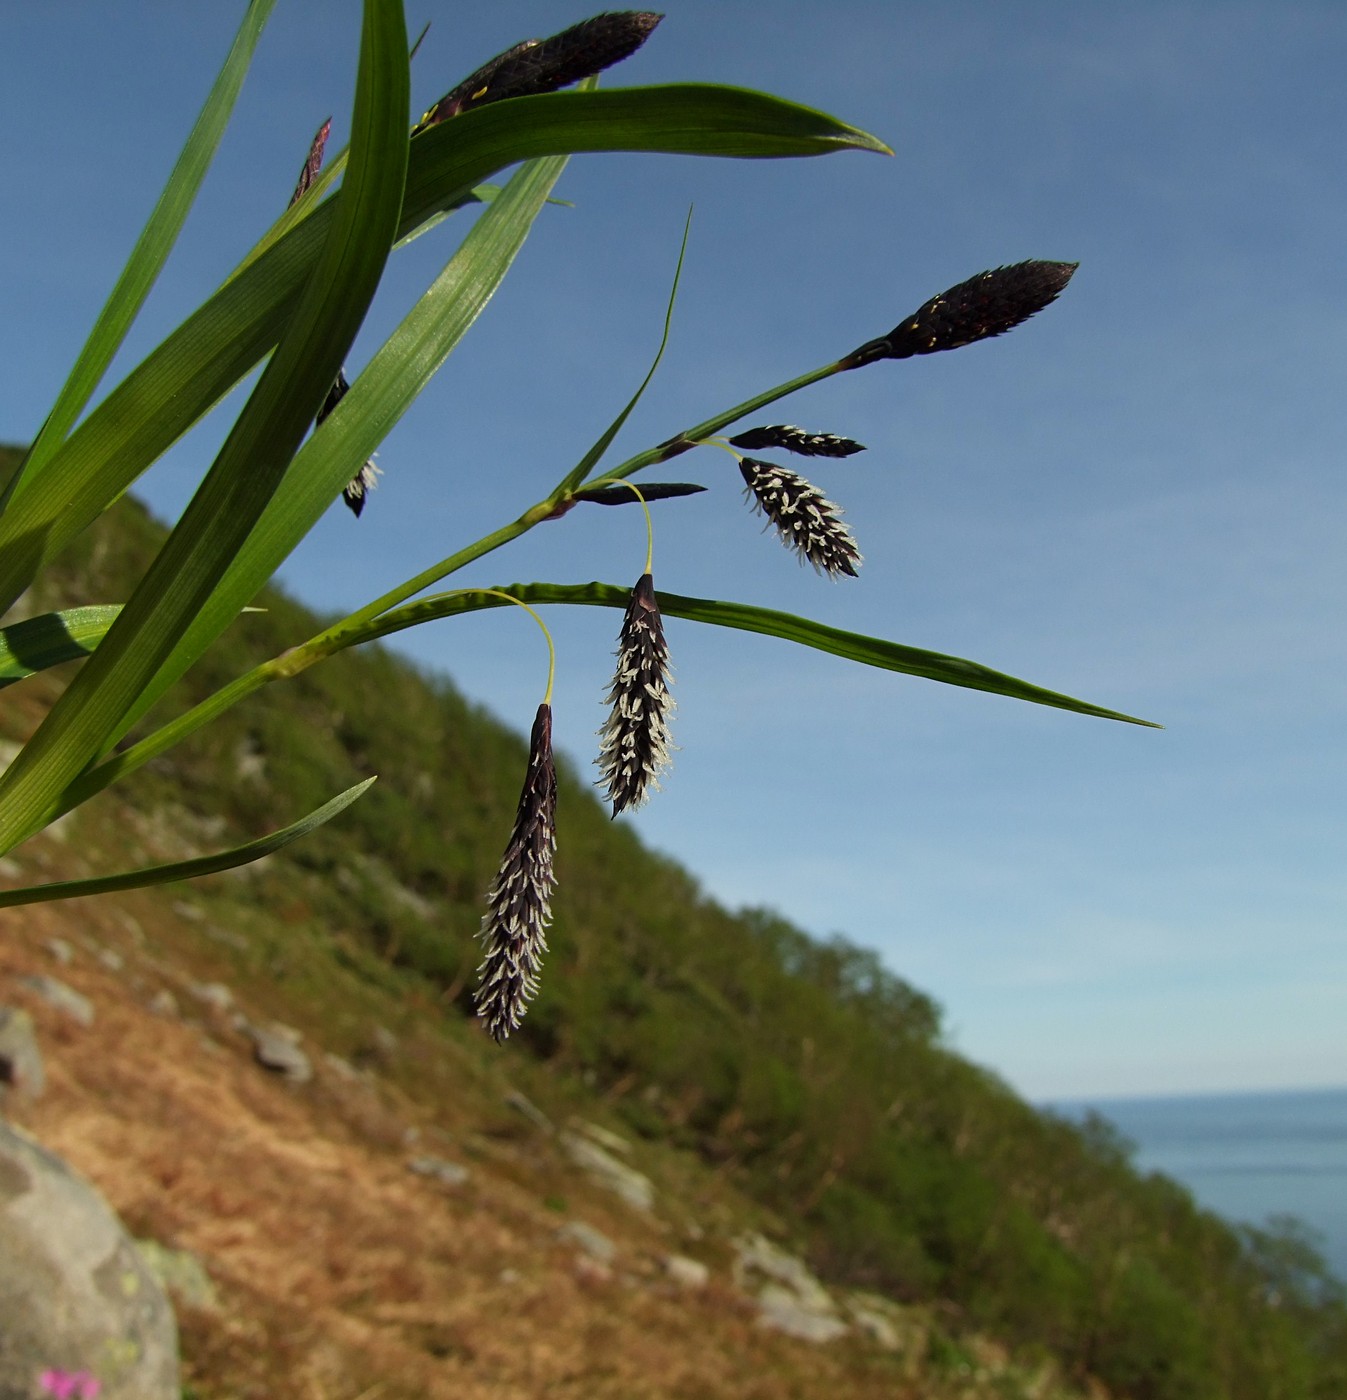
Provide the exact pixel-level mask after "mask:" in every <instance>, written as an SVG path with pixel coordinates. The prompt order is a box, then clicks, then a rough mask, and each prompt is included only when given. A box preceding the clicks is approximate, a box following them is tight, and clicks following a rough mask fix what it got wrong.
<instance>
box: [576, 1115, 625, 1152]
mask: <svg viewBox="0 0 1347 1400" xmlns="http://www.w3.org/2000/svg"><path fill="white" fill-rule="evenodd" d="M580 1131H581V1132H582V1133H584V1135H585V1136H586V1137H587V1138H589V1139H590V1140H591V1141H592V1142H597V1143H598V1144H599V1146H600V1147H602V1148H606V1149H607V1150H608V1151H609V1152H621V1153H622V1154H623V1155H626V1154H627V1153H629V1152H630V1151H631V1143H629V1142H628V1141H627V1139H626V1138H624V1137H621V1136H619V1135H618V1134H617V1133H614V1132H610V1131H609V1130H608V1129H607V1128H603V1127H600V1126H599V1124H597V1123H585V1122H581V1123H580Z"/></svg>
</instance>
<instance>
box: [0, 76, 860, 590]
mask: <svg viewBox="0 0 1347 1400" xmlns="http://www.w3.org/2000/svg"><path fill="white" fill-rule="evenodd" d="M847 149H854V150H870V151H883V150H887V149H888V148H887V147H885V146H884V145H883V143H882V142H880V141H878V140H876V138H874V137H872V136H868V135H867V134H866V133H864V132H861V131H858V130H857V129H856V128H855V127H851V126H848V125H847V124H846V123H844V122H839V121H837V120H836V119H835V118H833V117H828V116H825V115H824V114H823V113H820V112H815V111H812V110H811V109H809V108H806V107H800V106H797V105H796V104H794V103H790V102H784V101H782V100H781V99H779V98H774V97H769V96H767V95H766V94H763V93H755V92H749V91H746V90H744V89H740V88H723V87H713V86H708V85H703V84H686V85H678V86H670V87H654V88H632V89H626V90H621V91H617V92H563V93H551V94H548V95H546V96H541V97H524V98H518V99H515V100H512V101H510V102H500V103H497V104H495V105H494V106H486V107H481V108H478V109H477V110H475V111H471V112H466V113H464V114H463V115H462V116H460V117H456V118H455V119H454V120H453V121H452V122H447V123H445V124H444V125H442V126H438V127H434V128H432V129H431V130H430V131H427V132H425V133H424V134H423V135H422V136H420V137H418V138H417V139H416V141H414V142H413V143H412V149H411V159H410V164H409V166H408V172H407V186H406V191H405V198H404V203H403V209H402V217H401V221H400V223H399V227H398V237H399V238H405V237H406V236H407V235H408V234H410V233H413V232H414V231H415V230H416V229H418V228H419V227H420V226H421V225H422V224H424V223H425V222H426V221H427V220H428V219H431V218H433V217H435V216H436V215H438V214H439V213H441V212H442V211H443V210H445V209H450V208H453V207H455V206H456V205H457V204H459V203H461V202H462V201H463V200H464V199H466V198H468V197H469V196H470V195H471V193H472V190H473V189H474V187H475V186H477V185H479V184H481V183H482V182H483V181H484V180H487V179H489V178H490V177H491V176H492V175H494V174H495V173H496V172H498V171H499V170H501V169H503V168H505V167H506V166H508V165H511V164H514V163H515V162H517V161H520V160H525V159H529V158H533V157H540V156H549V155H564V154H567V153H574V152H580V151H618V150H632V151H662V152H667V153H671V154H688V155H714V156H755V157H756V156H762V157H767V156H798V155H823V154H827V153H830V152H835V151H841V150H847ZM324 173H326V172H324ZM321 178H322V177H321V176H320V181H321ZM316 189H317V186H315V191H316ZM315 191H311V192H310V197H309V198H306V199H305V200H302V201H301V202H300V204H299V205H296V206H295V209H296V211H299V210H305V211H307V213H306V217H304V218H302V219H301V220H300V221H299V222H298V223H297V224H295V226H294V227H292V228H290V229H289V231H288V232H287V233H286V234H285V235H284V236H283V237H282V238H280V239H278V240H277V241H276V242H275V243H274V244H273V245H272V246H270V247H269V248H268V249H267V250H266V251H265V253H263V254H262V255H261V256H259V257H257V258H256V259H255V260H253V261H252V262H251V263H249V265H248V266H247V267H245V268H244V269H243V270H242V271H240V272H238V274H237V275H235V276H233V277H231V279H230V280H229V281H227V282H226V283H225V285H224V286H223V287H221V289H220V290H219V291H218V292H217V293H216V294H215V295H214V296H212V297H211V298H210V300H208V301H207V302H206V303H205V304H204V305H203V306H202V307H201V308H200V309H199V310H198V311H197V312H196V313H194V314H193V315H192V316H191V317H189V318H188V320H187V321H185V322H184V323H183V324H182V326H180V327H179V328H178V330H177V331H175V332H174V333H173V334H172V335H170V336H169V337H168V338H167V340H165V341H164V342H163V343H162V344H161V345H160V346H159V347H158V349H156V350H155V351H153V352H152V353H151V354H150V356H149V357H148V358H147V359H146V360H145V361H144V362H142V364H141V365H139V366H138V367H137V368H136V369H135V370H133V371H132V372H131V374H130V375H128V377H127V379H126V380H125V381H123V383H122V384H120V385H119V386H118V387H117V388H115V389H114V390H113V391H112V393H111V394H109V395H108V397H107V399H106V400H105V401H104V402H103V403H101V404H100V405H98V407H96V408H95V409H94V410H93V412H92V413H91V414H90V415H89V416H88V418H87V419H86V420H85V421H84V422H83V423H81V424H80V425H79V426H78V427H77V428H76V429H75V431H74V432H72V433H71V435H70V437H69V438H68V439H67V441H66V442H65V444H64V445H63V446H62V447H61V448H60V449H59V450H58V452H57V453H56V455H55V456H54V457H53V459H52V460H51V462H50V463H49V465H48V469H47V470H46V471H44V472H43V473H41V475H40V476H39V477H38V478H37V479H35V480H31V481H30V480H29V479H28V478H27V477H26V476H25V477H24V478H22V479H21V480H20V482H19V484H18V486H17V488H16V490H15V494H14V498H13V500H12V502H11V504H10V508H9V510H8V511H7V512H6V513H5V515H4V517H3V518H0V609H3V608H5V607H8V606H9V605H10V604H11V603H12V602H13V601H14V599H15V598H17V597H18V595H19V594H20V593H22V592H23V590H24V589H25V588H26V587H27V586H28V584H29V582H30V581H31V580H32V578H33V576H34V574H35V573H36V571H37V570H38V568H40V567H41V566H42V564H44V563H45V562H46V561H47V560H49V559H51V558H52V557H54V556H55V555H56V554H57V553H58V552H59V551H60V550H61V549H62V548H63V547H64V546H65V545H66V544H67V543H69V541H70V540H71V539H73V538H74V536H75V535H77V534H79V533H80V532H81V531H82V530H83V529H85V528H86V527H87V526H88V524H89V523H90V522H91V521H92V520H94V519H95V518H96V517H97V516H98V515H99V514H101V512H102V511H103V510H105V509H106V508H107V506H108V505H109V504H111V502H113V501H114V500H116V499H117V498H118V497H119V496H120V495H122V493H123V492H125V491H126V490H127V488H128V487H129V486H130V485H131V484H132V483H133V482H134V481H135V480H136V478H137V477H138V476H139V475H140V474H141V472H143V471H145V470H146V469H147V468H148V467H149V466H150V464H151V463H152V462H154V461H155V460H156V459H157V458H158V457H159V456H160V454H161V453H163V452H164V451H165V450H166V449H167V448H168V447H169V446H170V445H171V444H172V443H173V442H175V441H176V440H177V439H178V438H179V437H180V436H181V435H182V434H183V433H185V432H186V431H187V430H188V429H189V428H190V427H191V426H192V425H193V424H194V423H195V422H196V421H197V420H198V419H199V418H201V417H202V415H204V414H205V413H206V412H208V411H209V410H210V409H211V408H212V407H213V406H214V405H215V404H216V403H217V402H218V401H219V400H220V399H221V398H222V397H223V396H224V395H225V394H226V393H227V392H228V391H229V390H230V389H231V388H232V387H233V386H234V385H235V384H236V383H237V382H238V381H239V380H240V379H241V378H242V377H243V376H244V375H245V374H247V373H248V371H249V370H250V369H252V368H253V366H254V365H255V364H256V363H257V362H258V361H259V360H260V359H261V358H262V357H263V356H264V355H265V354H266V353H267V352H268V351H269V350H270V349H271V347H272V346H273V345H275V343H276V341H277V339H278V338H279V336H280V334H281V331H282V330H283V328H284V327H285V325H286V322H287V319H288V317H289V316H290V315H291V314H292V312H293V308H294V305H295V302H296V299H297V297H298V296H299V294H300V292H301V290H302V289H303V287H304V286H305V284H306V282H307V281H308V280H309V278H310V275H311V274H312V272H313V268H314V265H315V261H316V259H317V257H318V255H319V251H320V249H321V248H322V246H323V243H324V239H325V237H326V235H327V233H328V232H329V230H330V225H331V220H332V219H333V218H334V217H336V214H337V211H338V210H339V209H340V207H341V204H342V202H343V200H344V199H345V198H346V195H347V192H348V191H347V189H346V188H345V187H344V188H343V190H342V191H339V192H338V193H337V194H336V195H334V196H333V197H331V198H330V199H328V200H326V201H324V202H322V203H320V204H318V205H317V206H316V207H311V204H312V197H313V194H314V192H315ZM362 460H363V459H362ZM338 489H340V488H338Z"/></svg>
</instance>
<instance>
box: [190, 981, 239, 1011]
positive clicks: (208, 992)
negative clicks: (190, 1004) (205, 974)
mask: <svg viewBox="0 0 1347 1400" xmlns="http://www.w3.org/2000/svg"><path fill="white" fill-rule="evenodd" d="M187 990H188V991H189V992H191V994H192V995H193V996H194V997H195V998H196V999H197V1001H199V1002H201V1004H202V1005H203V1006H209V1007H210V1009H211V1010H212V1011H218V1012H219V1013H220V1014H221V1015H223V1014H224V1013H225V1012H226V1011H228V1010H229V1008H230V1007H231V1006H233V1004H234V993H233V992H232V991H230V990H229V988H228V987H226V986H225V984H224V983H223V982H193V983H192V984H191V986H190V987H188V989H187Z"/></svg>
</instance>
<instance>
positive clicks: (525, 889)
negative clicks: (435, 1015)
mask: <svg viewBox="0 0 1347 1400" xmlns="http://www.w3.org/2000/svg"><path fill="white" fill-rule="evenodd" d="M556 812H557V773H556V767H555V764H554V763H553V760H552V707H551V706H550V705H539V706H538V715H537V718H536V719H535V720H534V721H533V736H532V739H531V740H530V743H529V766H528V774H527V776H526V777H525V779H524V787H523V791H522V792H521V793H520V794H519V808H518V810H517V811H516V813H515V819H514V830H513V831H512V832H511V833H510V841H509V844H508V845H507V846H506V848H505V854H504V856H503V857H502V858H501V863H500V869H499V871H497V873H496V879H495V883H494V884H493V885H492V886H491V890H490V893H489V894H488V895H487V909H486V914H485V915H484V916H483V918H482V927H481V931H480V933H479V934H478V937H479V938H480V939H481V940H482V943H483V946H484V950H485V951H484V956H483V958H482V965H481V967H479V968H478V969H477V971H478V976H479V979H480V980H479V982H478V986H477V991H476V992H475V993H474V995H473V1003H474V1005H475V1006H476V1008H477V1014H478V1016H480V1017H481V1019H482V1023H483V1024H484V1025H485V1027H486V1030H487V1033H488V1034H489V1035H490V1036H491V1038H492V1039H493V1040H495V1041H497V1042H499V1041H503V1040H505V1039H506V1037H507V1036H508V1035H509V1034H510V1032H511V1031H513V1030H516V1029H517V1028H518V1026H519V1023H520V1021H522V1020H523V1019H524V1012H525V1011H526V1010H527V1009H528V1004H529V1002H530V1001H532V1000H533V997H534V995H535V994H536V993H537V990H538V971H539V968H540V967H541V965H542V955H543V954H544V953H545V952H546V951H547V926H548V924H550V923H551V922H552V891H553V889H554V888H555V887H556V878H555V876H554V875H553V872H552V855H553V852H555V850H556V846H557V839H556Z"/></svg>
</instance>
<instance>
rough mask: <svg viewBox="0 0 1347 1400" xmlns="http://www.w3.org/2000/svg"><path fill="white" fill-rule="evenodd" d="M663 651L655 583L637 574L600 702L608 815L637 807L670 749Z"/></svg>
mask: <svg viewBox="0 0 1347 1400" xmlns="http://www.w3.org/2000/svg"><path fill="white" fill-rule="evenodd" d="M670 680H671V677H670V672H669V648H668V647H667V645H666V644H665V641H664V621H663V619H662V618H661V617H660V611H659V603H658V602H657V601H656V599H655V585H654V581H653V580H652V578H651V577H650V575H649V574H642V575H641V577H640V578H639V579H637V581H636V587H635V588H633V589H632V590H631V600H630V601H629V602H628V604H627V611H626V615H625V616H624V617H623V619H622V631H621V633H620V634H619V636H618V641H617V669H616V670H615V671H614V673H613V683H612V685H611V686H610V687H609V690H608V694H607V695H606V696H605V697H604V700H605V703H607V704H609V705H611V706H612V710H611V711H610V713H609V715H608V721H607V723H606V724H605V725H604V726H603V728H602V729H600V730H599V740H600V743H599V757H598V766H599V773H600V775H601V776H600V779H599V787H601V788H602V789H603V790H604V792H605V794H606V795H607V797H608V800H609V801H610V802H611V803H612V804H613V815H614V816H617V814H618V813H619V812H621V811H624V810H625V809H626V808H628V807H639V806H640V805H641V804H642V803H643V802H645V801H646V800H647V798H649V796H650V793H651V790H652V789H654V788H658V787H659V782H658V778H659V775H660V774H661V773H662V772H663V771H664V770H665V769H666V768H667V767H668V766H669V762H670V752H671V750H672V748H673V745H672V743H671V742H670V738H669V715H670V714H671V713H672V711H673V708H674V702H673V697H672V696H671V695H670V694H669V685H670Z"/></svg>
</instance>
